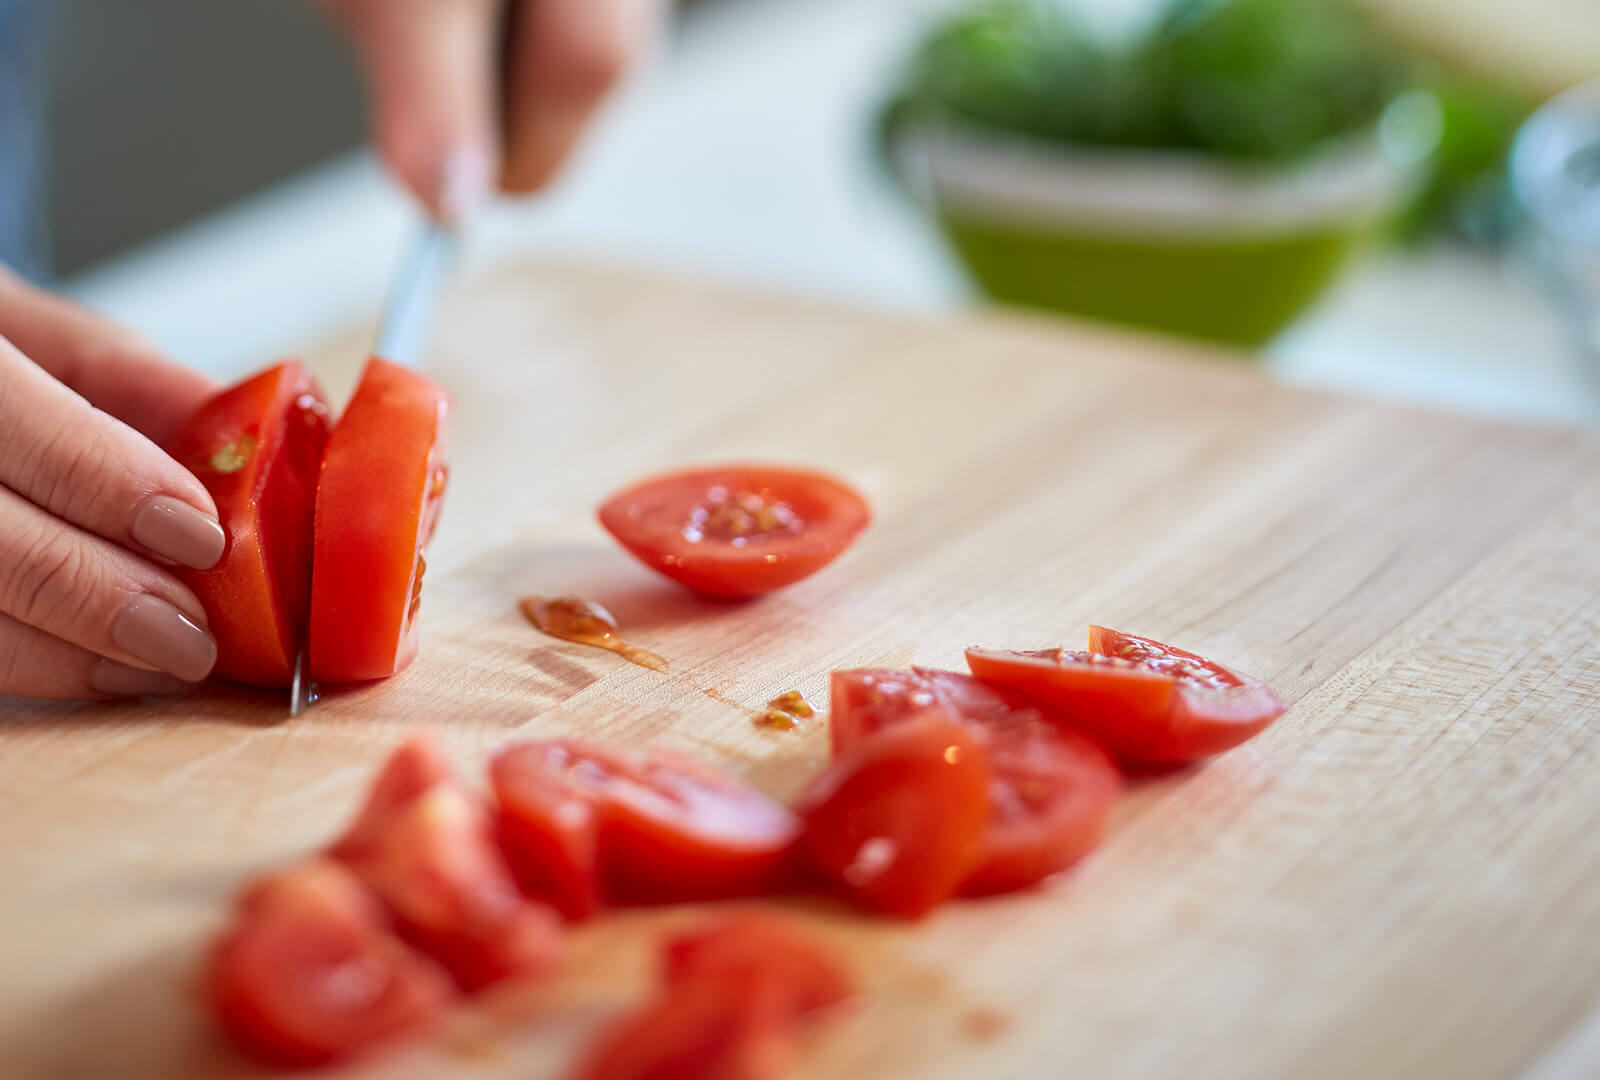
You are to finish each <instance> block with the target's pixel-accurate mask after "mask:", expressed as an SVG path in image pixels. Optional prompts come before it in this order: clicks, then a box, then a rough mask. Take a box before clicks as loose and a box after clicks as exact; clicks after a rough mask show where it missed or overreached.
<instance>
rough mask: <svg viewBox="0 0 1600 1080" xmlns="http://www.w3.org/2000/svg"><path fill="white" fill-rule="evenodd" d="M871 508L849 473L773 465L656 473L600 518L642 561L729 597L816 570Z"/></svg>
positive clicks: (851, 536) (612, 502)
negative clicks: (844, 476)
mask: <svg viewBox="0 0 1600 1080" xmlns="http://www.w3.org/2000/svg"><path fill="white" fill-rule="evenodd" d="M871 517H872V515H871V512H870V511H869V510H868V509H867V502H866V500H865V499H863V498H862V497H861V496H860V495H859V494H858V493H857V492H856V491H855V489H853V488H851V487H850V486H849V485H848V484H845V483H844V482H843V481H841V480H836V479H834V478H833V477H831V476H824V475H823V474H821V473H815V472H805V471H802V470H798V469H785V468H777V467H773V466H765V465H722V466H717V467H713V468H703V469H691V470H688V471H685V472H676V473H670V474H668V475H665V476H657V477H654V478H652V479H649V480H646V481H644V482H642V483H640V484H637V485H635V486H634V487H631V488H628V489H627V490H626V491H622V492H619V493H617V494H616V495H613V496H612V497H611V498H609V499H607V500H606V501H605V503H604V504H603V505H602V506H601V507H600V523H601V524H602V525H604V526H605V527H606V529H607V530H608V531H609V532H610V533H611V535H612V536H614V537H616V538H617V540H618V542H620V543H621V544H622V546H623V547H625V548H627V549H628V551H629V552H631V553H632V554H633V555H634V556H635V557H636V558H638V559H639V561H640V562H642V563H644V564H645V565H646V566H648V567H650V568H651V569H652V570H656V571H659V572H660V573H662V574H665V575H666V576H667V577H669V578H671V579H672V580H674V581H677V582H680V583H681V584H684V585H687V586H688V587H689V588H691V589H693V590H694V591H695V592H698V593H703V594H705V595H707V596H716V597H725V598H743V597H750V596H759V595H761V594H762V593H768V592H771V591H772V590H774V589H780V588H782V587H783V586H785V585H791V584H793V583H794V582H796V581H799V580H800V579H801V578H804V577H807V576H809V575H811V574H813V573H815V572H816V571H818V570H820V569H822V568H823V567H824V566H826V565H827V564H828V563H830V562H832V561H833V560H834V559H835V558H837V557H838V556H839V554H840V553H841V552H843V551H844V550H845V548H847V547H849V546H850V545H851V543H852V542H854V540H855V538H856V537H857V536H858V535H859V534H860V533H861V530H862V529H865V528H866V527H867V524H868V522H869V521H870V520H871Z"/></svg>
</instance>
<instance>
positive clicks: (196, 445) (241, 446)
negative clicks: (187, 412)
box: [167, 360, 328, 686]
mask: <svg viewBox="0 0 1600 1080" xmlns="http://www.w3.org/2000/svg"><path fill="white" fill-rule="evenodd" d="M327 439H328V407H327V405H326V404H325V403H324V401H323V399H322V390H321V388H320V387H318V386H317V383H316V380H315V379H313V378H312V377H311V375H310V374H309V373H308V372H307V371H306V369H305V368H303V367H302V366H300V364H299V363H297V362H295V361H293V360H290V361H286V362H285V363H282V364H279V365H277V366H276V367H272V368H268V369H267V370H266V371H263V372H261V373H260V374H259V375H255V376H253V377H251V378H249V379H246V380H245V381H244V382H241V383H239V384H238V385H236V386H233V387H230V388H229V389H227V390H224V391H222V392H221V393H220V394H218V395H217V396H216V397H214V398H212V399H211V400H210V401H208V402H206V403H205V404H204V405H202V406H201V407H200V408H199V409H198V410H197V411H196V412H195V414H194V415H193V416H191V417H190V418H189V419H188V420H187V421H186V422H185V423H184V425H183V426H182V427H181V428H180V429H179V430H178V433H177V434H176V435H175V436H173V438H172V441H171V443H170V444H169V445H168V446H167V452H168V453H169V454H171V455H172V457H173V459H174V460H176V461H177V462H178V464H180V465H182V466H183V467H184V468H186V469H188V470H189V471H190V472H192V473H193V474H194V475H195V476H196V477H197V478H198V479H199V480H200V482H201V483H202V484H204V485H205V486H206V490H207V491H209V492H211V498H212V499H213V500H214V501H215V502H216V504H217V513H218V514H219V515H220V517H221V520H222V527H223V528H224V529H225V530H226V531H227V533H228V547H227V550H226V551H225V552H224V553H223V556H222V560H221V561H220V562H218V563H217V565H216V566H214V567H212V568H211V569H210V570H190V569H188V568H185V567H177V568H175V569H174V572H175V573H176V574H178V576H179V577H181V578H182V579H183V581H184V583H185V584H187V585H188V586H189V587H190V588H191V589H193V590H194V593H195V595H196V596H198V597H199V598H200V602H201V603H202V604H203V605H204V606H205V609H206V617H207V619H208V621H209V623H210V629H211V633H212V634H213V635H214V636H215V637H216V639H217V664H216V668H215V669H214V670H215V671H216V673H217V674H218V675H221V676H223V677H224V678H228V679H233V680H235V681H236V682H243V683H252V684H255V685H258V686H287V685H289V681H290V679H291V677H292V675H293V672H294V661H295V655H296V653H297V652H298V651H299V649H300V643H301V641H302V640H303V639H304V636H305V627H306V611H307V606H308V605H309V603H310V595H311V522H312V508H313V503H314V500H315V496H316V487H317V470H318V466H319V464H320V462H321V460H322V450H323V446H324V444H325V443H326V442H327Z"/></svg>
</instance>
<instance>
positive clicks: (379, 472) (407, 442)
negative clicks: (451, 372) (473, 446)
mask: <svg viewBox="0 0 1600 1080" xmlns="http://www.w3.org/2000/svg"><path fill="white" fill-rule="evenodd" d="M448 411H449V396H448V395H447V394H446V393H445V392H444V390H443V389H442V388H440V387H439V386H438V384H436V383H434V382H433V381H432V380H431V379H429V378H428V377H427V376H425V375H422V374H419V373H418V372H415V371H412V370H410V369H409V368H403V367H400V366H399V365H397V364H391V363H389V362H388V361H386V360H383V359H380V358H378V357H374V358H372V359H371V360H370V361H368V362H367V368H366V371H365V372H364V373H363V374H362V376H361V382H360V383H359V384H358V385H357V386H356V392H355V395H354V396H353V397H352V398H351V399H350V404H349V405H348V406H347V407H346V408H345V411H344V415H343V416H342V417H340V418H339V422H338V424H336V425H335V426H334V429H333V432H332V434H331V435H329V437H328V448H327V452H326V453H325V454H324V455H323V458H322V472H321V475H320V478H319V480H318V482H317V503H316V537H315V552H314V556H313V559H312V568H311V625H310V632H309V651H310V659H311V677H312V678H314V679H317V680H318V681H321V682H355V681H359V680H363V679H381V678H384V677H386V676H389V675H393V674H394V673H395V672H397V671H400V670H401V669H402V668H404V667H405V666H406V665H407V664H409V663H410V662H411V659H412V657H414V656H415V655H416V651H417V622H416V620H417V608H418V605H419V604H420V603H421V599H422V578H423V573H424V571H425V570H426V569H427V561H426V559H425V558H424V557H423V549H424V548H425V547H426V546H427V544H428V541H429V540H430V539H431V538H432V536H433V530H434V527H435V526H436V525H437V523H438V518H439V508H440V504H441V501H442V499H443V497H444V489H445V481H446V478H447V476H448V468H447V466H446V463H445V449H444V427H445V416H446V413H447V412H448Z"/></svg>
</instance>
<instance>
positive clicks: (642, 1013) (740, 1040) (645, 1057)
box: [573, 979, 794, 1080]
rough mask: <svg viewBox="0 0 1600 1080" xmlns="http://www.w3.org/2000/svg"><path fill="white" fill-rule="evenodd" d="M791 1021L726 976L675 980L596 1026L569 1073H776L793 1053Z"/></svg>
mask: <svg viewBox="0 0 1600 1080" xmlns="http://www.w3.org/2000/svg"><path fill="white" fill-rule="evenodd" d="M791 1027H792V1025H791V1024H790V1023H788V1022H786V1021H785V1020H784V1019H783V1017H782V1014H781V1012H780V1010H779V1009H777V1008H776V1007H775V1006H774V1005H773V1004H772V1001H771V998H770V997H769V996H767V995H757V996H755V997H751V996H750V995H747V994H745V993H742V992H741V989H740V987H739V986H738V985H737V984H735V983H732V982H725V981H720V980H710V979H707V980H698V981H695V982H693V983H689V984H686V985H683V986H678V987H674V988H673V989H672V990H671V992H670V993H668V994H664V995H662V996H661V997H658V998H657V999H655V1000H654V1001H653V1002H651V1003H650V1004H648V1005H646V1006H645V1007H644V1008H642V1009H640V1010H639V1011H637V1012H634V1013H630V1014H628V1015H626V1016H624V1017H622V1018H621V1019H620V1020H618V1021H617V1022H616V1023H614V1024H613V1025H612V1026H611V1027H609V1028H607V1029H605V1030H603V1031H602V1032H601V1033H600V1035H599V1036H598V1037H597V1038H596V1040H595V1042H594V1044H593V1045H592V1046H591V1047H590V1049H589V1051H588V1053H587V1054H586V1055H585V1057H584V1060H583V1061H582V1062H581V1063H580V1064H579V1066H578V1069H577V1070H576V1072H575V1073H574V1074H573V1076H574V1078H575V1080H776V1078H777V1077H779V1076H782V1075H783V1074H784V1073H785V1072H787V1071H788V1067H789V1063H790V1060H791V1058H792V1057H793V1052H794V1051H793V1046H792V1042H791Z"/></svg>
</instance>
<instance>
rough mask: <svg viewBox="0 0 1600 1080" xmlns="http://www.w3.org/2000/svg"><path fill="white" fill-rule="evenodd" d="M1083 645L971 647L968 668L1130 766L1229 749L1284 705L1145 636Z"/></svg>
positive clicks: (1115, 636)
mask: <svg viewBox="0 0 1600 1080" xmlns="http://www.w3.org/2000/svg"><path fill="white" fill-rule="evenodd" d="M1089 645H1090V648H1089V651H1088V652H1087V653H1074V652H1069V651H1066V650H1063V649H1059V648H1058V649H1048V650H1042V651H1039V652H1008V651H1003V650H996V649H979V648H971V649H968V650H967V654H966V655H967V666H968V667H969V668H971V670H972V673H973V675H975V676H977V677H978V678H980V679H982V680H984V681H986V682H989V683H992V684H995V685H1000V686H1005V687H1008V688H1010V689H1012V690H1016V691H1020V692H1022V693H1025V694H1028V695H1030V696H1031V697H1033V698H1035V699H1037V700H1038V701H1039V702H1040V703H1042V704H1043V705H1045V706H1047V707H1048V708H1049V710H1050V715H1051V717H1052V719H1055V720H1057V721H1058V722H1060V723H1062V724H1064V725H1066V726H1068V727H1070V728H1073V729H1075V730H1077V731H1080V732H1082V733H1083V734H1085V735H1087V736H1089V737H1090V738H1092V739H1094V740H1095V741H1096V742H1098V743H1099V744H1100V745H1102V746H1104V747H1105V748H1106V749H1107V750H1109V751H1110V752H1111V753H1112V754H1113V755H1114V756H1115V757H1116V758H1117V759H1118V760H1120V761H1122V762H1123V763H1124V764H1127V765H1133V766H1141V765H1183V764H1188V763H1190V762H1193V761H1198V760H1200V759H1201V758H1205V757H1210V756H1211V755H1213V754H1219V753H1221V752H1223V751H1224V750H1230V749H1232V748H1233V747H1235V746H1238V745H1239V744H1240V743H1242V742H1244V741H1245V740H1246V739H1249V738H1250V737H1252V736H1253V735H1255V734H1257V733H1258V732H1260V731H1261V730H1262V729H1264V728H1265V727H1267V725H1269V724H1271V723H1272V722H1273V721H1274V720H1276V719H1277V718H1278V717H1279V716H1281V715H1282V714H1283V712H1284V710H1285V709H1286V708H1287V705H1285V703H1284V701H1283V699H1282V698H1280V697H1279V696H1278V695H1277V693H1276V692H1274V691H1273V689H1272V688H1271V687H1270V686H1268V685H1267V684H1266V683H1263V682H1261V681H1260V680H1258V679H1253V678H1251V677H1250V676H1248V675H1243V674H1240V673H1238V672H1235V671H1232V670H1230V669H1228V668H1225V667H1223V666H1222V665H1220V664H1217V663H1214V662H1213V661H1209V660H1205V659H1203V658H1202V657H1199V656H1196V655H1195V654H1194V653H1190V652H1185V651H1184V650H1182V649H1175V648H1172V647H1171V646H1168V645H1163V644H1161V643H1160V642H1158V641H1153V640H1151V639H1150V638H1141V637H1137V636H1135V635H1132V634H1122V633H1118V632H1117V631H1115V630H1108V629H1106V628H1104V627H1098V626H1097V627H1091V628H1090V637H1089ZM1108 658H1109V659H1108Z"/></svg>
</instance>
